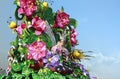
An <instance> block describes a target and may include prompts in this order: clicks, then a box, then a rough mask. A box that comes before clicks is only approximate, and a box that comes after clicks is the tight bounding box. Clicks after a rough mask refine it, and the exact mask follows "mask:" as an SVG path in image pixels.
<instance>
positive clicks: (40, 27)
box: [32, 17, 46, 35]
mask: <svg viewBox="0 0 120 79" xmlns="http://www.w3.org/2000/svg"><path fill="white" fill-rule="evenodd" d="M32 26H33V27H34V28H35V34H36V35H40V34H41V33H42V32H43V31H44V30H45V28H46V23H45V21H43V20H42V19H40V18H39V17H35V18H33V19H32Z"/></svg>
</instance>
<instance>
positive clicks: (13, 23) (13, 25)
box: [9, 21, 17, 29]
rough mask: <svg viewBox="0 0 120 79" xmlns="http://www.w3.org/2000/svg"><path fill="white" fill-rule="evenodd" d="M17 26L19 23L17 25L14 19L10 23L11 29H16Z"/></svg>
mask: <svg viewBox="0 0 120 79" xmlns="http://www.w3.org/2000/svg"><path fill="white" fill-rule="evenodd" d="M16 27H17V25H16V23H15V22H14V21H12V22H10V25H9V28H10V29H14V28H16Z"/></svg>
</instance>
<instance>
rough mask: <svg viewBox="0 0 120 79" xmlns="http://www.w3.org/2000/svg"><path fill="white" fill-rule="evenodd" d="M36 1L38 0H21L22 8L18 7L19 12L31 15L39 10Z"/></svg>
mask: <svg viewBox="0 0 120 79" xmlns="http://www.w3.org/2000/svg"><path fill="white" fill-rule="evenodd" d="M35 2H36V0H20V8H19V9H18V13H19V14H25V15H26V16H31V15H32V14H33V13H34V12H35V11H36V10H37V6H36V4H35Z"/></svg>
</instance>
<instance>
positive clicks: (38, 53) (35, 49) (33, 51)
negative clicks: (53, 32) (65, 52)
mask: <svg viewBox="0 0 120 79" xmlns="http://www.w3.org/2000/svg"><path fill="white" fill-rule="evenodd" d="M27 48H28V59H34V60H39V59H40V58H43V57H45V55H46V52H47V49H46V44H45V43H44V42H42V41H35V42H33V43H32V44H30V45H28V46H27Z"/></svg>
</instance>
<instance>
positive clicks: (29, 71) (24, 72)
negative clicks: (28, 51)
mask: <svg viewBox="0 0 120 79" xmlns="http://www.w3.org/2000/svg"><path fill="white" fill-rule="evenodd" d="M31 71H32V70H31V69H29V68H28V67H23V69H22V74H24V75H26V76H29V75H30V73H31Z"/></svg>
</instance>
